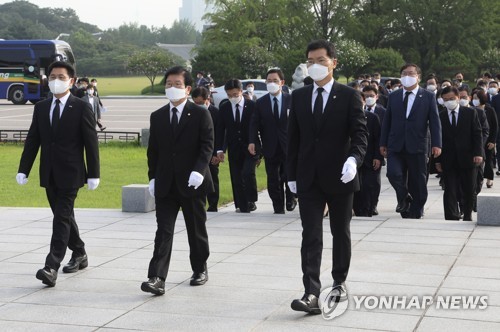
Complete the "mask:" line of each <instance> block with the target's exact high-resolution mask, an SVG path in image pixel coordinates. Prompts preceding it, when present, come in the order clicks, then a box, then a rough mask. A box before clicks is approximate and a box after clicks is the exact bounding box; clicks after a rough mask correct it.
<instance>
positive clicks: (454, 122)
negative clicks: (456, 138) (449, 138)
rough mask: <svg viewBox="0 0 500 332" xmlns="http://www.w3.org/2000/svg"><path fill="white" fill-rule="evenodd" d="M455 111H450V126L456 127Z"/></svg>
mask: <svg viewBox="0 0 500 332" xmlns="http://www.w3.org/2000/svg"><path fill="white" fill-rule="evenodd" d="M455 113H456V112H455V111H451V126H452V127H453V128H456V127H457V118H456V117H455Z"/></svg>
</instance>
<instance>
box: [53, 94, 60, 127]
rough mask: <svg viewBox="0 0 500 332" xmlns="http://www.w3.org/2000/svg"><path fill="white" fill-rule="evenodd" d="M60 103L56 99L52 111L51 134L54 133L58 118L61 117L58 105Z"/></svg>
mask: <svg viewBox="0 0 500 332" xmlns="http://www.w3.org/2000/svg"><path fill="white" fill-rule="evenodd" d="M60 103H61V101H60V100H59V99H56V107H54V110H53V111H52V132H54V133H55V132H56V130H57V125H58V124H59V118H60V116H61V106H60V105H59V104H60Z"/></svg>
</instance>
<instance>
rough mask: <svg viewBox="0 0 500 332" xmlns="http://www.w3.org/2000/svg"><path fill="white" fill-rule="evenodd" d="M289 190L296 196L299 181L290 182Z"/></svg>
mask: <svg viewBox="0 0 500 332" xmlns="http://www.w3.org/2000/svg"><path fill="white" fill-rule="evenodd" d="M288 189H290V191H291V192H292V193H294V194H296V193H297V181H288Z"/></svg>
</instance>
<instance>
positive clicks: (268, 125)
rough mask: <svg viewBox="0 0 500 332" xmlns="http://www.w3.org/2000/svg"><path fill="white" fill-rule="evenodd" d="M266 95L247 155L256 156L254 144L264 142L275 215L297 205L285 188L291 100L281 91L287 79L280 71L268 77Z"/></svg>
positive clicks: (259, 102) (255, 118)
mask: <svg viewBox="0 0 500 332" xmlns="http://www.w3.org/2000/svg"><path fill="white" fill-rule="evenodd" d="M266 84H267V91H268V92H269V93H268V94H267V95H265V96H263V97H262V98H260V99H258V100H257V103H256V108H255V112H254V114H253V117H252V121H251V123H250V139H249V142H250V144H249V145H248V151H249V152H250V154H252V155H256V153H257V151H256V149H255V142H257V141H258V140H259V137H260V139H261V140H262V154H263V155H264V158H265V159H266V173H267V191H268V193H269V197H271V200H272V202H273V208H274V213H276V214H283V213H285V197H286V209H287V210H288V211H293V210H294V209H295V206H296V205H297V202H296V200H295V197H294V194H293V193H292V192H291V191H290V189H289V188H288V186H287V185H286V171H285V160H286V130H287V126H288V112H289V111H290V103H291V101H292V97H291V96H290V94H288V93H285V92H283V91H282V87H283V85H284V84H285V75H283V72H282V71H281V70H280V69H270V70H269V71H268V72H267V74H266ZM259 134H260V135H259Z"/></svg>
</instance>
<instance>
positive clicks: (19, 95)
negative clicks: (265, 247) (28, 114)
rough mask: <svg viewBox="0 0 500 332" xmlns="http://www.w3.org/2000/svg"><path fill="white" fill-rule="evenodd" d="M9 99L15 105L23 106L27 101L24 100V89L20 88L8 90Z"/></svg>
mask: <svg viewBox="0 0 500 332" xmlns="http://www.w3.org/2000/svg"><path fill="white" fill-rule="evenodd" d="M9 99H10V100H11V101H12V103H14V104H15V105H24V104H26V103H27V102H28V101H27V100H26V99H24V88H23V87H22V86H15V87H13V88H12V89H11V90H10V96H9Z"/></svg>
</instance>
